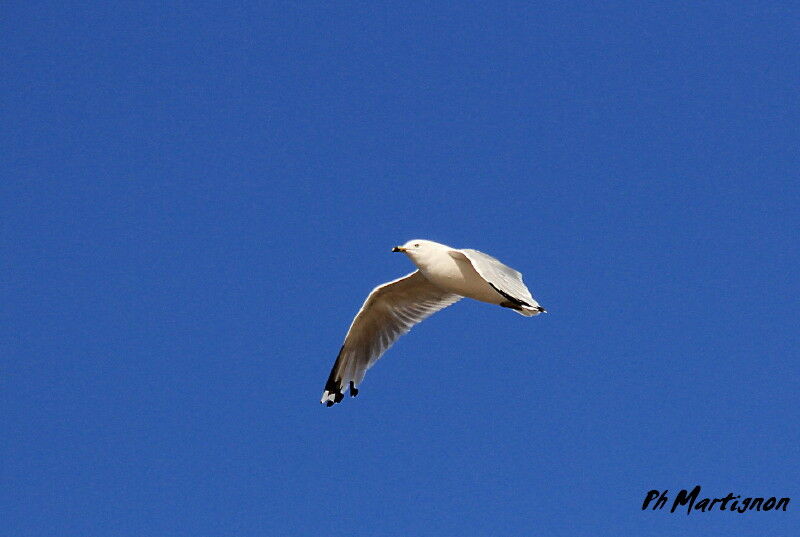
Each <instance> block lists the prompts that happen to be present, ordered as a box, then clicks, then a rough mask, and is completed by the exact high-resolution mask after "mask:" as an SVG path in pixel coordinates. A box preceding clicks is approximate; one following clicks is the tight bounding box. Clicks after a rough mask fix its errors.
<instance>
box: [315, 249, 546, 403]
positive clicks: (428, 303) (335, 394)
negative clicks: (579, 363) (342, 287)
mask: <svg viewBox="0 0 800 537" xmlns="http://www.w3.org/2000/svg"><path fill="white" fill-rule="evenodd" d="M392 251H393V252H402V253H404V254H406V255H407V256H408V257H409V258H410V259H411V261H412V262H413V263H414V264H415V265H416V266H417V270H415V271H414V272H412V273H411V274H407V275H405V276H403V277H402V278H398V279H396V280H393V281H391V282H387V283H384V284H383V285H379V286H378V287H376V288H375V289H373V290H372V292H371V293H370V294H369V296H368V297H367V300H366V301H364V305H363V306H361V310H360V311H359V312H358V314H356V316H355V318H354V319H353V322H352V323H351V324H350V329H349V330H348V331H347V335H346V336H345V338H344V344H343V345H342V348H341V350H340V351H339V355H338V356H337V357H336V362H335V363H334V364H333V369H331V374H330V376H329V377H328V381H327V382H326V383H325V391H324V392H323V393H322V399H321V400H320V402H321V403H323V404H325V405H327V406H333V405H334V404H336V403H338V402H340V401H341V400H342V399H343V398H344V394H345V392H346V391H348V390H349V391H350V395H351V396H353V397H355V396H356V395H358V385H359V384H361V381H362V380H364V375H365V374H366V372H367V369H369V368H370V367H372V365H373V364H374V363H375V362H376V361H377V360H378V358H380V357H381V356H382V355H383V353H384V352H386V351H387V350H388V349H389V347H391V346H392V344H394V342H395V341H397V339H398V338H399V337H400V336H402V335H403V334H405V333H406V332H408V331H409V330H411V327H412V326H414V325H415V324H417V323H419V322H421V321H423V320H425V319H427V318H428V317H430V316H431V315H433V314H434V313H436V312H437V311H439V310H441V309H443V308H446V307H447V306H449V305H451V304H455V303H456V302H458V301H459V300H461V299H462V298H464V297H468V298H472V299H475V300H479V301H481V302H488V303H489V304H496V305H498V306H502V307H504V308H510V309H512V310H514V311H516V312H517V313H519V314H520V315H524V316H526V317H531V316H533V315H538V314H540V313H547V311H546V310H545V309H544V308H543V307H541V306H540V305H539V303H538V302H536V300H534V298H533V297H532V296H531V292H530V291H528V288H527V287H526V286H525V284H524V283H523V282H522V274H520V273H519V272H517V271H516V270H514V269H512V268H511V267H509V266H506V265H504V264H503V263H501V262H500V261H498V260H497V259H495V258H494V257H492V256H490V255H487V254H484V253H483V252H479V251H478V250H470V249H463V250H458V249H456V248H451V247H450V246H447V245H445V244H439V243H438V242H433V241H427V240H422V239H415V240H410V241H408V242H407V243H405V244H404V245H403V246H395V247H394V248H392Z"/></svg>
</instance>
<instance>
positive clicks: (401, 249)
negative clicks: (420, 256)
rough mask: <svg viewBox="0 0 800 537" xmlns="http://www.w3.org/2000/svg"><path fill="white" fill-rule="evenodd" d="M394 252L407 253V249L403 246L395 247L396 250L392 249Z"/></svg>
mask: <svg viewBox="0 0 800 537" xmlns="http://www.w3.org/2000/svg"><path fill="white" fill-rule="evenodd" d="M392 251H393V252H405V251H406V249H405V248H403V247H402V246H395V247H394V248H392Z"/></svg>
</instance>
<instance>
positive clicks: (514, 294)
mask: <svg viewBox="0 0 800 537" xmlns="http://www.w3.org/2000/svg"><path fill="white" fill-rule="evenodd" d="M458 251H459V252H460V253H462V254H464V256H465V257H466V258H467V259H468V260H469V262H470V263H472V266H473V268H474V269H475V271H476V272H477V273H478V274H479V275H480V277H481V278H483V279H484V280H486V281H487V282H488V283H489V285H491V286H492V287H494V288H495V290H496V291H497V292H498V293H500V294H501V295H503V296H504V297H506V298H507V299H508V300H510V301H512V302H518V303H520V305H523V306H529V307H530V308H531V309H533V310H536V312H538V311H544V308H542V307H541V306H539V303H538V302H536V300H535V299H534V298H533V296H531V292H530V291H528V288H527V287H526V286H525V284H524V283H523V281H522V274H520V273H519V272H517V271H516V270H514V269H513V268H511V267H509V266H507V265H504V264H503V263H502V262H500V260H498V259H495V258H494V257H492V256H490V255H488V254H484V253H483V252H479V251H478V250H470V249H466V248H465V249H463V250H458Z"/></svg>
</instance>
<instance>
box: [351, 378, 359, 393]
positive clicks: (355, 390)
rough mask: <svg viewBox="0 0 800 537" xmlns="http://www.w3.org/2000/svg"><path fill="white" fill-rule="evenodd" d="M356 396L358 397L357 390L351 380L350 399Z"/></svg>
mask: <svg viewBox="0 0 800 537" xmlns="http://www.w3.org/2000/svg"><path fill="white" fill-rule="evenodd" d="M357 395H358V388H356V385H355V384H354V383H353V381H352V380H351V381H350V397H355V396H357Z"/></svg>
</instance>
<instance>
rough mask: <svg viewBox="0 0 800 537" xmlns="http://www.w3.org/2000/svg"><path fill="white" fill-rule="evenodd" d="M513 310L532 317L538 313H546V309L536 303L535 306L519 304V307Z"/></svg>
mask: <svg viewBox="0 0 800 537" xmlns="http://www.w3.org/2000/svg"><path fill="white" fill-rule="evenodd" d="M514 311H516V312H517V313H519V314H520V315H524V316H525V317H533V316H534V315H539V314H540V313H547V310H546V309H544V308H543V307H541V306H539V305H538V304H537V305H536V306H528V305H524V306H520V307H519V309H516V308H515V309H514Z"/></svg>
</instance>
